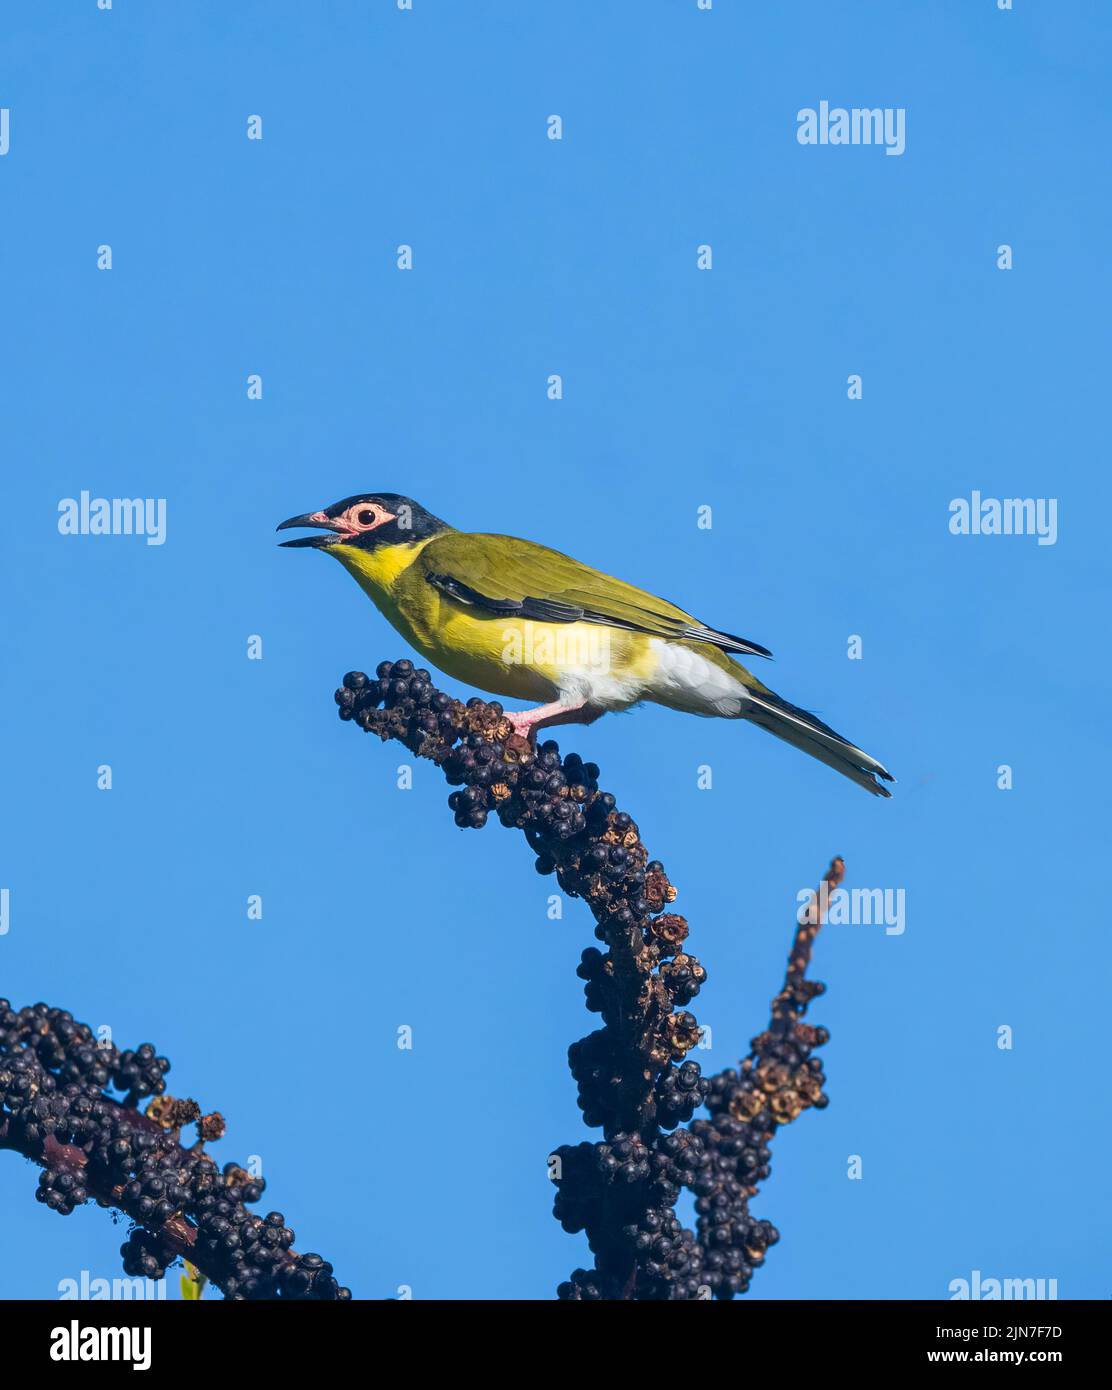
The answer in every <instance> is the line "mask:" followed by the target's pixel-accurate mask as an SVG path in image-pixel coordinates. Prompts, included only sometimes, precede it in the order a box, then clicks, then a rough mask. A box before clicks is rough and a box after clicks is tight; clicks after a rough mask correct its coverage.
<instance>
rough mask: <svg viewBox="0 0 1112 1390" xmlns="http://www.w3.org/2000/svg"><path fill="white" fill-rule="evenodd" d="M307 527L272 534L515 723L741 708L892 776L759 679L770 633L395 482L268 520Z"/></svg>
mask: <svg viewBox="0 0 1112 1390" xmlns="http://www.w3.org/2000/svg"><path fill="white" fill-rule="evenodd" d="M292 527H301V528H304V529H307V530H311V531H313V532H320V533H322V534H312V535H306V536H298V537H297V538H296V539H294V540H287V541H282V542H280V544H282V545H283V546H286V547H289V548H307V549H314V550H323V551H325V552H326V554H328V555H331V556H333V557H334V558H335V559H337V560H339V562H340V564H341V565H343V566H344V568H345V569H346V570H347V571H348V572H349V573H350V574H351V575H352V576H353V577H354V579H355V580H356V582H357V583H358V584H359V586H360V587H361V588H362V589H363V590H364V592H365V593H366V594H367V595H368V596H369V597H370V598H371V600H372V601H373V602H374V604H375V606H376V607H377V608H378V609H379V611H380V612H381V613H382V614H383V616H384V617H385V618H386V619H387V621H388V622H390V623H391V624H392V625H393V626H394V627H395V628H396V629H397V631H398V632H400V633H401V635H402V636H403V637H404V638H405V639H406V641H407V642H409V643H410V644H411V646H412V647H413V648H415V649H416V651H418V652H419V653H420V654H421V656H422V657H423V658H424V659H425V660H426V661H428V662H429V663H430V664H431V665H433V666H436V667H438V668H439V669H440V670H441V671H443V672H445V673H446V674H447V675H449V676H453V677H455V678H456V679H457V680H460V681H464V682H466V683H467V684H468V685H472V686H475V687H477V688H478V689H480V690H485V691H487V692H488V693H490V694H493V695H500V696H507V697H509V698H511V699H517V700H525V701H530V700H531V701H536V702H538V703H536V704H535V705H534V707H533V708H531V709H527V710H522V711H506V713H505V717H506V718H507V719H508V720H509V721H510V724H511V725H512V726H513V730H514V732H515V733H517V734H519V735H521V736H523V737H525V738H528V739H530V740H535V738H536V735H537V732H538V731H539V730H540V729H544V728H548V727H550V726H553V725H558V724H591V723H593V722H594V721H595V720H596V719H598V718H599V717H600V716H601V715H603V714H605V713H606V712H607V711H610V710H625V709H629V708H631V707H632V706H634V705H637V704H640V703H641V702H643V701H651V702H655V703H656V704H659V705H664V706H666V707H667V708H669V709H672V710H678V711H681V712H683V713H687V714H696V715H702V716H707V717H719V718H723V719H745V720H748V721H749V722H750V723H751V724H756V725H757V726H758V728H761V729H765V730H767V731H768V732H769V733H770V734H774V735H775V736H776V737H777V738H780V739H783V740H784V741H785V742H786V743H790V744H792V745H793V746H794V747H796V748H799V749H802V750H803V752H805V753H808V754H810V756H811V757H813V758H817V759H818V760H819V761H820V762H823V763H826V764H827V766H829V767H832V768H834V769H835V770H836V771H837V772H840V773H841V774H842V775H843V776H844V777H848V778H849V779H850V781H852V782H856V784H857V785H858V786H859V787H864V788H865V790H866V791H868V792H871V793H872V794H873V795H874V796H890V795H891V793H890V792H889V790H888V789H887V787H885V786H884V785H883V783H884V782H886V781H887V782H891V781H894V780H895V779H894V778H893V777H892V774H891V773H890V772H888V770H887V769H886V768H885V767H884V766H883V765H882V764H881V763H879V762H878V761H877V760H876V759H875V758H873V757H871V756H870V755H869V754H868V753H865V752H862V750H861V749H860V748H858V747H857V746H856V745H855V744H853V743H851V742H850V741H849V740H848V739H846V738H843V737H842V735H841V734H839V733H836V732H835V731H834V730H833V729H832V728H831V727H830V726H829V725H828V724H824V723H823V722H822V720H820V719H818V718H817V717H816V716H815V715H813V714H810V713H808V711H807V710H804V709H801V708H800V707H799V706H798V705H793V704H791V703H790V702H789V701H787V700H785V699H783V698H782V697H781V696H780V695H777V694H776V693H775V691H773V690H770V689H769V687H768V686H767V685H764V684H762V682H761V681H759V680H758V679H757V678H756V676H754V675H753V674H752V673H751V672H750V671H749V670H748V669H747V668H746V667H745V666H743V665H742V664H741V662H740V661H738V660H736V658H737V657H739V656H758V657H771V655H772V653H771V652H770V651H769V650H768V648H767V647H763V646H761V645H760V644H759V643H757V642H752V641H749V640H748V639H747V638H744V637H736V636H734V635H733V634H731V633H728V632H723V631H721V630H719V629H718V628H715V627H711V626H709V625H708V624H707V623H703V622H700V621H699V619H697V618H695V617H693V616H692V615H691V614H690V613H688V612H686V611H685V610H684V609H682V608H677V607H676V606H675V604H672V603H669V602H667V601H666V600H665V599H660V598H656V597H655V596H654V595H653V594H650V593H648V592H647V591H646V590H643V589H638V588H635V587H634V586H633V585H632V584H627V583H625V582H624V581H623V580H620V579H615V578H614V577H613V576H612V575H609V574H605V573H603V572H602V571H601V570H596V569H592V568H591V567H590V566H589V565H585V564H582V563H581V562H580V561H579V560H574V559H572V558H571V557H570V556H568V555H564V554H562V553H561V552H560V551H558V550H550V549H549V548H548V547H547V546H544V545H539V544H537V543H536V542H535V541H528V540H520V539H518V538H516V537H514V536H503V535H491V534H486V533H473V532H468V531H457V530H456V529H455V528H454V527H452V526H449V525H448V523H447V522H444V521H441V520H440V518H439V517H437V516H434V515H433V514H432V513H431V512H430V511H427V510H426V509H425V508H424V507H423V506H421V504H420V503H418V502H415V501H414V500H413V499H412V498H410V497H405V496H402V495H401V494H400V493H396V492H368V493H360V494H359V495H358V496H355V497H345V498H344V499H343V500H342V501H340V502H334V503H333V504H332V505H331V506H330V507H324V508H323V509H322V510H320V511H315V512H307V513H303V514H302V515H301V516H291V517H289V518H288V519H287V520H286V521H283V522H281V523H280V524H279V525H278V527H277V528H276V529H277V530H279V531H285V530H288V529H290V528H292Z"/></svg>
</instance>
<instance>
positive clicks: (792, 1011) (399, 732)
mask: <svg viewBox="0 0 1112 1390" xmlns="http://www.w3.org/2000/svg"><path fill="white" fill-rule="evenodd" d="M336 703H337V704H338V705H339V712H340V718H341V719H344V720H352V721H354V722H355V723H356V724H357V725H358V726H359V727H360V728H362V729H364V730H366V731H367V732H373V733H376V734H378V736H379V737H380V738H382V739H397V740H398V741H399V742H401V743H403V744H404V745H405V746H406V747H407V748H408V749H410V751H411V752H413V753H415V754H417V755H418V756H419V757H424V758H428V759H430V760H431V761H432V762H434V763H436V764H437V765H438V766H439V767H440V768H441V769H442V770H443V772H444V774H445V777H446V778H447V780H448V782H449V783H450V784H452V785H453V786H455V787H457V788H460V790H457V791H454V792H453V793H452V794H451V796H450V797H449V798H448V803H449V806H450V807H451V809H452V810H453V811H454V813H455V819H456V824H457V825H459V826H461V827H472V828H480V827H482V826H483V825H485V824H486V821H487V819H488V817H489V815H490V814H491V813H492V812H493V813H494V814H495V815H497V817H498V818H499V820H501V822H502V823H503V825H506V826H514V827H516V828H518V829H520V830H521V831H523V832H524V834H525V836H526V839H527V840H528V843H529V845H530V848H531V849H532V850H533V851H534V853H535V854H536V856H537V860H536V867H537V870H538V872H540V873H542V874H550V873H554V874H555V875H556V878H557V881H558V883H559V884H560V887H561V888H562V890H563V891H564V892H565V893H567V894H569V895H570V896H572V897H579V898H582V899H583V900H584V901H585V902H586V903H587V905H588V907H589V908H590V909H591V912H592V913H593V915H594V918H595V922H596V927H595V935H596V937H598V939H599V941H600V942H601V943H602V944H603V945H604V946H605V948H606V949H605V950H599V949H597V948H594V947H592V948H590V949H589V950H586V951H584V953H583V958H582V961H581V964H580V966H579V972H578V973H579V975H580V977H581V978H582V979H583V980H584V981H585V982H586V987H585V993H586V1001H587V1007H588V1009H590V1010H591V1011H593V1012H595V1013H598V1014H599V1015H600V1016H601V1019H602V1025H603V1026H602V1027H601V1028H599V1029H597V1030H596V1031H595V1032H593V1033H590V1034H589V1035H588V1036H587V1037H585V1038H582V1039H580V1041H578V1042H576V1043H573V1044H572V1046H571V1048H570V1049H569V1052H568V1059H569V1062H570V1065H571V1070H572V1074H573V1076H574V1077H575V1080H576V1082H577V1085H578V1088H579V1105H580V1108H581V1109H582V1111H583V1118H584V1121H585V1123H586V1124H587V1125H588V1126H590V1127H592V1128H601V1129H602V1131H603V1139H602V1141H601V1142H599V1143H593V1144H592V1143H582V1144H578V1145H575V1146H564V1147H562V1148H559V1149H557V1150H556V1151H555V1153H554V1154H553V1155H552V1160H553V1161H552V1168H553V1178H554V1181H555V1183H556V1187H557V1194H556V1201H555V1215H556V1217H557V1219H558V1220H560V1222H561V1223H562V1224H563V1226H564V1228H565V1229H566V1230H568V1231H570V1232H577V1231H585V1232H586V1234H587V1237H588V1241H589V1244H590V1247H591V1251H592V1253H593V1254H594V1257H595V1263H594V1268H593V1269H591V1270H584V1269H577V1270H575V1271H574V1273H573V1274H572V1276H571V1278H570V1279H569V1280H567V1281H566V1282H565V1283H563V1284H561V1285H560V1288H559V1290H558V1293H559V1296H560V1297H561V1298H569V1299H698V1298H708V1297H717V1298H731V1297H733V1295H734V1294H736V1293H739V1292H744V1290H745V1289H747V1288H748V1286H749V1281H750V1278H751V1276H752V1273H753V1269H754V1268H755V1267H756V1266H757V1265H759V1264H761V1263H762V1262H763V1260H764V1256H765V1251H766V1250H767V1248H768V1246H769V1245H771V1244H773V1243H774V1242H775V1241H776V1240H777V1239H778V1234H777V1232H776V1230H775V1228H774V1227H773V1226H772V1225H771V1224H770V1223H769V1222H767V1221H760V1220H756V1219H754V1218H753V1217H751V1216H750V1214H749V1210H748V1202H749V1199H750V1198H751V1197H752V1196H753V1195H755V1193H756V1191H757V1184H758V1183H759V1182H760V1181H761V1180H762V1179H763V1178H765V1177H767V1176H768V1172H769V1157H770V1154H769V1149H768V1143H769V1142H770V1140H771V1138H772V1136H773V1134H774V1133H775V1131H776V1129H777V1128H778V1127H779V1126H780V1125H783V1124H787V1123H789V1122H790V1121H791V1120H793V1119H795V1118H796V1117H797V1116H798V1115H799V1114H801V1113H802V1111H803V1110H805V1109H807V1108H809V1107H811V1106H814V1107H817V1108H821V1107H822V1106H824V1105H825V1104H826V1097H825V1096H824V1095H823V1092H822V1082H823V1074H822V1065H821V1063H820V1062H819V1061H818V1059H817V1058H815V1057H813V1056H812V1055H811V1054H812V1051H813V1049H814V1048H816V1047H819V1046H821V1045H822V1044H823V1043H824V1042H825V1041H826V1038H827V1035H826V1032H825V1030H823V1029H819V1028H811V1027H809V1026H808V1025H806V1024H804V1023H803V1022H802V1019H803V1015H804V1013H805V1012H806V1009H807V1005H808V1004H809V1002H810V1000H811V999H812V998H813V997H815V995H817V994H819V993H821V992H822V988H823V987H822V985H820V984H817V983H813V982H810V981H808V980H806V978H805V972H806V967H807V964H808V961H809V959H810V951H811V946H812V944H813V941H814V937H815V934H816V933H817V931H818V928H819V925H820V924H821V923H820V920H819V918H820V914H819V912H818V910H817V908H816V909H814V910H813V911H812V913H811V915H810V917H809V918H808V921H807V922H806V923H803V924H801V925H800V927H799V930H798V932H797V934H796V939H795V942H794V944H793V950H792V956H791V960H790V962H789V968H788V974H787V978H786V980H785V985H784V988H783V990H782V991H781V992H780V994H779V995H777V997H776V999H775V1000H774V1001H773V1007H772V1018H771V1021H770V1024H769V1027H768V1028H767V1029H766V1030H765V1032H763V1033H762V1034H761V1035H760V1036H759V1037H757V1038H755V1039H754V1040H753V1043H752V1050H751V1052H750V1055H749V1056H748V1057H747V1058H746V1059H745V1061H744V1062H743V1063H742V1065H741V1068H740V1070H734V1069H730V1070H727V1071H724V1072H721V1073H719V1074H718V1075H717V1076H714V1077H711V1078H709V1079H708V1078H705V1077H703V1075H702V1073H701V1069H700V1067H699V1064H698V1063H697V1062H695V1061H694V1060H693V1059H691V1058H690V1057H689V1056H688V1055H687V1054H688V1053H689V1052H690V1051H691V1049H692V1048H693V1047H694V1046H695V1045H696V1043H697V1042H698V1041H699V1038H700V1035H701V1032H700V1028H699V1025H698V1023H697V1021H696V1020H695V1018H694V1017H693V1016H692V1014H691V1013H689V1012H688V1011H687V1009H686V1007H685V1006H686V1005H687V1004H688V1003H690V1002H691V1000H692V999H693V998H694V997H695V995H696V994H697V993H698V992H699V989H700V987H701V985H702V984H703V982H704V981H705V979H706V971H705V970H704V968H703V966H702V965H701V964H700V963H699V961H698V960H697V959H696V958H695V956H693V955H691V954H690V952H689V951H687V949H686V941H687V935H688V926H687V922H686V921H685V919H684V918H683V917H681V916H680V915H679V914H677V913H675V912H672V911H669V910H667V909H669V908H670V906H671V904H672V903H673V902H674V900H675V898H676V890H675V888H674V887H673V886H672V884H671V883H670V882H669V880H668V877H667V874H666V873H665V871H664V866H663V865H662V864H661V863H660V862H659V861H658V860H650V859H649V856H648V851H647V850H646V849H645V847H644V845H643V844H642V843H641V838H640V835H639V832H638V829H637V826H636V824H635V823H634V822H633V820H632V818H631V817H630V816H629V815H628V814H626V813H625V812H623V811H620V810H619V809H618V807H617V804H616V802H615V798H614V797H613V796H611V795H610V794H609V793H607V792H604V791H600V789H599V786H598V768H597V767H596V766H595V765H594V764H593V763H584V762H583V760H582V759H581V758H580V757H579V756H578V755H577V754H575V753H569V754H568V755H566V756H565V757H563V758H561V756H560V751H559V747H558V745H557V744H556V743H555V742H552V741H548V742H543V743H540V744H539V746H533V745H532V744H530V743H529V742H528V741H527V740H526V739H524V738H521V737H519V736H518V735H516V734H515V733H514V732H513V730H512V727H511V725H510V723H509V721H508V720H507V719H506V718H505V717H504V715H503V710H502V706H501V705H500V704H499V703H498V702H497V701H489V702H488V701H483V700H479V699H472V700H469V701H468V702H467V703H466V704H463V703H461V702H460V701H458V700H453V699H452V698H451V697H450V696H448V695H447V694H445V693H444V692H443V691H440V690H437V689H436V688H435V687H434V686H433V684H432V681H431V678H430V676H429V673H428V672H427V671H424V670H415V669H414V667H413V664H412V663H411V662H409V661H398V662H383V663H382V664H381V665H380V666H379V667H378V669H377V671H376V674H375V677H374V678H370V677H368V676H366V675H364V674H363V673H362V672H358V671H355V672H349V673H348V675H346V676H345V677H344V682H343V686H342V687H341V689H339V690H338V691H337V692H336ZM840 865H841V861H840V860H837V861H835V864H834V865H832V866H831V870H830V871H829V873H828V876H827V881H828V882H829V883H835V882H839V881H840V875H841V872H842V868H841V867H838V866H840ZM812 919H813V920H812ZM704 1104H705V1105H706V1106H707V1107H708V1110H709V1118H706V1119H702V1118H701V1119H698V1120H694V1119H693V1117H694V1115H695V1112H696V1111H697V1110H698V1109H699V1108H700V1107H702V1106H703V1105H704ZM684 1188H688V1189H690V1190H691V1191H693V1192H694V1194H695V1196H696V1211H697V1213H698V1223H697V1224H698V1230H697V1231H690V1230H687V1229H685V1228H684V1227H683V1226H682V1224H681V1223H680V1221H679V1220H678V1218H677V1217H676V1215H675V1211H674V1208H675V1204H676V1201H677V1199H678V1198H679V1195H680V1193H681V1191H682V1190H683V1189H684Z"/></svg>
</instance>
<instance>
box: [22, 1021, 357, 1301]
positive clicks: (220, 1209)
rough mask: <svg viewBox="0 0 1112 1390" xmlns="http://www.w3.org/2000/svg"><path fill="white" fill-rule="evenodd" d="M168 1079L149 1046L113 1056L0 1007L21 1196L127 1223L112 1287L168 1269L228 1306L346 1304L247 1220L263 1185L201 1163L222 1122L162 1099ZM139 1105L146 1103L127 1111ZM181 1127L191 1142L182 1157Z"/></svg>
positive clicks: (270, 1224) (276, 1216)
mask: <svg viewBox="0 0 1112 1390" xmlns="http://www.w3.org/2000/svg"><path fill="white" fill-rule="evenodd" d="M169 1069H170V1063H169V1062H168V1061H167V1060H166V1059H165V1057H159V1056H157V1055H156V1053H155V1049H154V1048H153V1047H152V1046H151V1045H150V1043H144V1044H143V1046H142V1047H140V1048H138V1049H137V1050H136V1051H135V1052H130V1051H128V1052H120V1051H119V1050H118V1049H117V1048H116V1046H115V1044H113V1043H102V1042H100V1041H98V1040H97V1039H96V1038H95V1037H94V1035H93V1031H92V1029H91V1028H90V1027H89V1026H88V1024H86V1023H78V1022H77V1021H76V1020H75V1019H74V1017H73V1015H72V1014H69V1013H67V1012H66V1011H65V1010H63V1009H52V1008H49V1007H48V1006H47V1005H46V1004H34V1005H32V1006H31V1007H29V1008H24V1009H19V1010H15V1009H13V1008H12V1007H11V1005H10V1004H9V1003H8V1001H7V1000H6V999H0V1149H12V1150H14V1151H15V1152H17V1153H20V1154H22V1155H23V1156H24V1157H25V1158H29V1159H31V1160H32V1161H33V1162H35V1163H38V1164H39V1165H40V1166H41V1167H42V1169H43V1172H42V1173H41V1175H40V1177H39V1187H38V1191H37V1192H36V1194H35V1195H36V1197H37V1198H38V1199H39V1201H41V1202H43V1203H45V1205H46V1206H48V1207H49V1208H50V1209H51V1210H52V1211H56V1212H58V1213H59V1214H60V1215H62V1216H68V1215H69V1214H70V1213H71V1212H72V1211H73V1210H74V1208H75V1207H77V1206H80V1205H82V1204H83V1203H85V1202H87V1201H90V1200H91V1201H95V1202H97V1203H98V1204H99V1205H100V1206H102V1207H115V1208H117V1209H118V1210H119V1211H122V1212H123V1213H124V1214H125V1215H126V1216H128V1217H130V1218H131V1220H132V1221H134V1222H135V1223H136V1224H135V1226H134V1228H133V1230H132V1231H131V1234H130V1235H129V1237H128V1239H127V1240H126V1241H125V1242H124V1244H123V1245H122V1246H121V1249H120V1253H121V1254H122V1255H123V1262H124V1272H125V1273H126V1274H129V1275H133V1276H143V1277H146V1278H149V1279H161V1278H162V1277H163V1275H164V1274H165V1272H166V1268H167V1266H168V1265H169V1264H171V1263H172V1262H173V1261H174V1260H175V1259H177V1258H179V1257H181V1258H187V1259H188V1260H189V1262H190V1264H192V1265H193V1266H194V1267H195V1268H197V1269H199V1270H200V1271H201V1273H202V1274H203V1275H204V1276H205V1277H206V1278H207V1279H208V1280H210V1281H211V1282H212V1283H213V1284H215V1285H216V1287H217V1288H219V1289H220V1290H221V1291H222V1292H223V1293H224V1295H225V1296H226V1297H228V1298H233V1299H264V1298H265V1299H271V1298H294V1299H326V1300H327V1299H345V1300H346V1299H350V1297H351V1292H350V1290H348V1289H345V1288H341V1287H340V1286H339V1285H338V1284H337V1282H336V1280H335V1279H334V1278H333V1277H332V1266H331V1265H330V1264H328V1263H327V1261H325V1260H322V1259H321V1257H320V1256H319V1255H315V1254H306V1255H299V1254H298V1253H297V1252H296V1251H295V1250H294V1249H293V1248H292V1246H293V1241H294V1233H293V1231H291V1230H290V1229H289V1227H288V1226H287V1225H286V1222H285V1218H284V1217H283V1215H282V1213H281V1212H270V1214H269V1215H268V1216H266V1217H265V1218H264V1217H259V1216H256V1215H255V1214H254V1213H252V1212H250V1211H249V1210H248V1204H249V1203H252V1202H257V1201H258V1200H259V1198H260V1197H261V1196H262V1194H263V1190H264V1188H265V1187H266V1183H265V1181H264V1180H263V1179H262V1178H255V1177H252V1176H251V1175H250V1174H248V1173H247V1172H245V1171H244V1169H242V1168H240V1167H239V1166H238V1165H237V1164H234V1163H227V1164H225V1165H224V1168H223V1170H221V1169H220V1168H219V1167H218V1166H217V1164H216V1162H215V1161H214V1160H213V1159H212V1158H210V1157H209V1155H208V1154H207V1153H206V1152H205V1144H206V1142H208V1141H210V1140H216V1139H219V1138H220V1137H221V1136H222V1135H223V1133H224V1119H223V1117H222V1116H221V1115H219V1114H217V1113H215V1112H214V1113H212V1114H209V1115H203V1114H202V1113H201V1107H200V1106H199V1105H198V1104H197V1103H196V1101H193V1100H175V1099H174V1098H173V1097H172V1096H168V1095H166V1094H165V1090H166V1082H165V1079H164V1078H165V1074H166V1072H167V1071H169ZM109 1086H111V1087H112V1088H113V1089H115V1090H116V1091H118V1092H121V1093H123V1094H124V1099H123V1100H118V1099H116V1098H115V1097H113V1096H112V1095H110V1094H109V1093H108V1087H109ZM144 1096H152V1097H153V1099H152V1100H151V1101H150V1103H149V1104H148V1105H147V1107H146V1109H145V1110H140V1109H139V1102H140V1100H141V1099H142V1098H143V1097H144ZM190 1124H195V1125H196V1126H197V1136H198V1138H197V1142H196V1143H194V1144H193V1145H191V1146H190V1147H189V1148H186V1147H184V1146H183V1144H182V1142H181V1130H182V1127H183V1126H185V1125H190Z"/></svg>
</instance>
